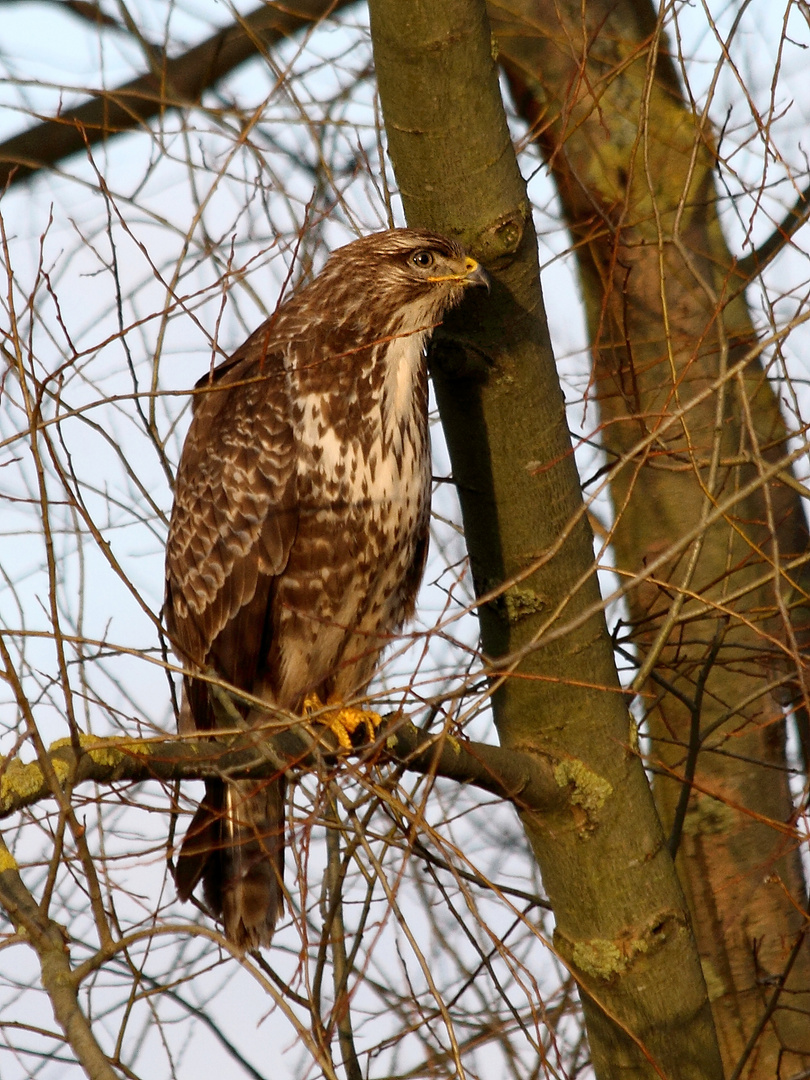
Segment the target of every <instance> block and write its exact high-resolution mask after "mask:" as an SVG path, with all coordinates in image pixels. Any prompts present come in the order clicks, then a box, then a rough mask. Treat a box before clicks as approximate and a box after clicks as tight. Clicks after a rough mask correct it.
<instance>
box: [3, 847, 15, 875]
mask: <svg viewBox="0 0 810 1080" xmlns="http://www.w3.org/2000/svg"><path fill="white" fill-rule="evenodd" d="M17 869H18V866H17V860H16V859H15V858H14V856H13V855H12V854H11V852H10V851H9V850H8V848H7V847H5V846H3V847H0V874H4V873H5V872H6V870H17Z"/></svg>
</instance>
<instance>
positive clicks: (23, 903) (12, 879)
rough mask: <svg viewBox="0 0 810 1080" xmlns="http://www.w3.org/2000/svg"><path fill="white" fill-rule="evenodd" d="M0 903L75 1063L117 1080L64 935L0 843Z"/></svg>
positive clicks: (96, 1078) (95, 1077)
mask: <svg viewBox="0 0 810 1080" xmlns="http://www.w3.org/2000/svg"><path fill="white" fill-rule="evenodd" d="M37 768H38V766H37ZM0 905H2V907H3V909H4V910H5V912H6V914H7V915H8V917H9V919H11V921H12V923H13V924H14V929H15V930H16V931H17V932H18V933H19V934H20V935H22V936H23V937H24V938H25V939H26V940H27V941H28V943H29V944H30V945H31V947H32V948H33V949H34V951H35V952H36V954H37V956H38V958H39V964H40V974H41V979H42V986H43V989H44V990H45V991H46V993H47V994H48V997H49V998H50V1001H51V1007H52V1008H53V1014H54V1017H55V1018H56V1020H57V1022H58V1024H59V1025H60V1027H61V1028H62V1030H63V1031H64V1033H65V1037H66V1039H67V1041H68V1043H69V1044H70V1046H71V1049H72V1050H73V1052H74V1054H75V1055H76V1059H77V1060H78V1061H79V1062H80V1064H81V1066H82V1068H83V1069H84V1071H85V1073H86V1075H87V1076H88V1077H89V1078H90V1080H118V1078H117V1075H116V1073H115V1070H114V1069H113V1068H112V1066H111V1065H110V1062H109V1059H108V1058H107V1055H106V1054H105V1053H104V1051H103V1050H102V1049H101V1047H100V1046H99V1044H98V1043H97V1042H96V1038H95V1036H94V1035H93V1032H92V1030H91V1028H90V1025H89V1023H88V1022H87V1017H86V1016H85V1015H84V1013H83V1012H82V1010H81V1007H80V1006H79V999H78V992H77V983H76V980H75V978H74V974H73V970H72V968H71V966H70V955H69V953H68V948H67V939H66V936H65V933H64V931H63V929H62V927H61V926H59V924H58V923H55V922H54V921H53V920H52V919H49V918H48V917H47V916H46V915H44V914H43V913H42V912H41V911H40V909H39V907H38V906H37V903H36V901H35V900H34V898H33V897H32V896H31V894H30V892H29V891H28V889H27V888H26V887H25V884H24V883H23V880H22V878H21V877H20V873H19V870H18V869H17V863H16V862H15V860H14V856H13V855H12V854H11V852H10V851H9V850H8V848H7V847H6V845H5V844H4V843H3V841H2V840H0Z"/></svg>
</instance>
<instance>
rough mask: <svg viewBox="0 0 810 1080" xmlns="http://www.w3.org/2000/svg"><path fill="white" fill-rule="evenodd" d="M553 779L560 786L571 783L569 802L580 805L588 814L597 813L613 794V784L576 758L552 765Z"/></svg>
mask: <svg viewBox="0 0 810 1080" xmlns="http://www.w3.org/2000/svg"><path fill="white" fill-rule="evenodd" d="M554 779H555V780H556V781H557V783H558V785H559V786H560V787H566V786H567V785H568V784H573V787H574V790H573V792H572V794H571V802H572V803H574V805H575V806H581V807H582V809H583V810H584V811H585V813H586V814H588V815H589V816H590V815H593V814H596V813H598V812H599V810H601V809H602V807H603V806H604V804H605V802H606V801H607V799H608V797H609V796H610V795H612V794H613V786H612V785H611V784H610V783H609V782H608V781H607V780H605V778H604V777H603V776H600V775H599V774H598V773H595V772H594V771H593V770H592V769H589V768H588V766H587V765H586V764H585V763H584V762H582V761H579V760H578V759H577V758H568V759H566V760H565V761H560V762H558V763H557V764H556V765H555V766H554Z"/></svg>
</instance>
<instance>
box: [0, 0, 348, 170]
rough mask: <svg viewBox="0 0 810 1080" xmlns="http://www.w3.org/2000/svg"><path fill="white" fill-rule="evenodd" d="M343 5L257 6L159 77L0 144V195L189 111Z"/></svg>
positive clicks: (165, 63)
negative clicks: (175, 112)
mask: <svg viewBox="0 0 810 1080" xmlns="http://www.w3.org/2000/svg"><path fill="white" fill-rule="evenodd" d="M347 2H348V0H291V2H290V3H287V4H284V5H283V6H282V5H281V4H270V3H267V4H262V5H261V6H260V7H259V8H257V9H256V10H255V11H252V12H250V14H248V15H245V16H244V17H243V18H241V19H240V20H239V22H236V23H233V24H232V25H231V26H229V27H226V29H224V30H218V31H217V33H216V34H213V35H212V36H211V37H210V38H208V39H207V40H206V41H204V42H202V44H200V45H197V46H195V48H193V49H189V51H188V52H186V53H183V55H182V56H176V57H174V58H169V57H166V56H163V57H162V69H161V70H160V71H152V72H149V73H147V74H145V75H141V76H139V77H138V78H137V79H133V80H132V81H131V82H128V83H125V84H124V85H123V86H119V87H117V88H116V89H114V90H104V91H100V92H99V93H98V94H96V95H94V96H93V97H92V98H91V99H90V100H89V101H86V102H85V103H84V104H83V105H79V106H77V107H76V108H75V109H68V110H66V111H65V112H63V113H62V114H61V115H60V116H57V117H54V118H49V119H47V120H43V122H42V123H41V124H38V125H37V126H36V127H33V128H30V129H29V130H28V131H24V132H23V133H22V134H20V135H15V136H14V137H13V138H11V139H8V140H7V141H6V142H5V143H3V144H2V145H0V190H4V189H5V188H7V187H10V186H12V185H13V184H17V183H19V182H20V181H21V180H27V179H28V178H29V177H30V176H33V175H34V174H35V173H37V172H39V171H40V170H41V169H48V168H53V166H54V165H56V164H57V163H59V162H60V161H63V160H64V159H65V158H67V157H70V155H71V154H77V153H79V152H81V151H84V150H86V149H88V148H89V147H92V146H95V145H97V144H98V143H100V142H104V141H105V140H107V139H109V138H110V137H111V136H113V135H120V134H122V133H123V132H125V131H132V130H134V129H135V128H138V127H141V126H142V125H145V124H147V123H148V121H150V120H152V119H153V118H154V117H155V116H158V115H159V114H161V113H163V112H165V110H166V109H179V108H188V107H189V106H192V105H196V104H197V103H198V102H199V100H200V97H201V95H202V93H203V92H204V91H205V90H207V89H209V88H210V87H211V86H213V85H214V83H216V82H217V81H218V80H219V79H221V78H223V76H225V75H227V74H228V73H229V72H230V71H233V69H234V68H235V67H238V66H239V64H242V63H244V62H245V60H249V59H250V58H251V57H252V56H255V55H257V54H258V53H260V52H262V51H263V50H266V49H268V48H270V47H271V46H273V45H275V44H277V43H278V42H279V41H282V40H284V39H285V38H287V37H290V36H291V35H292V34H295V33H297V32H298V31H299V30H302V29H306V28H307V27H311V26H312V25H314V24H315V23H317V22H318V21H319V20H320V19H323V18H325V17H326V16H327V15H329V14H331V13H332V12H333V11H336V10H338V9H339V8H341V7H345V6H346V4H347Z"/></svg>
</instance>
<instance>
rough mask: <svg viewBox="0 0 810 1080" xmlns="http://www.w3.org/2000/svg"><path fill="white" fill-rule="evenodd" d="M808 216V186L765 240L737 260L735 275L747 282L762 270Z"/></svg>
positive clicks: (809, 207)
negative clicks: (754, 249)
mask: <svg viewBox="0 0 810 1080" xmlns="http://www.w3.org/2000/svg"><path fill="white" fill-rule="evenodd" d="M808 214H810V185H808V186H807V187H806V188H805V189H804V191H800V192H799V194H798V195H797V196H796V201H795V202H794V204H793V206H791V208H790V209H789V210H788V212H787V213H786V214H785V216H784V217H783V218H782V220H781V221H780V222H779V224H778V225H777V226H776V228H775V229H774V230H773V232H772V233H771V235H770V236H769V237H768V238H767V240H765V241H763V243H761V244H760V245H759V247H758V248H757V249H756V251H752V252H750V253H749V254H748V255H746V256H745V257H744V258H742V259H738V260H737V263H736V266H735V267H734V270H735V273H737V274H740V275H741V276H742V277H744V278H745V279H746V281H749V280H750V279H751V278H752V277H753V276H754V275H755V274H758V273H759V272H760V271H762V270H764V269H765V267H766V266H767V265H768V263H769V262H771V260H772V259H774V258H775V257H776V256H777V255H778V254H779V252H780V251H781V250H782V248H783V247H784V246H785V244H787V242H788V241H789V240H790V239H791V238H792V237H793V235H794V233H796V232H798V230H799V229H800V228H801V227H802V225H804V224H805V222H806V221H807V217H808Z"/></svg>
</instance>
